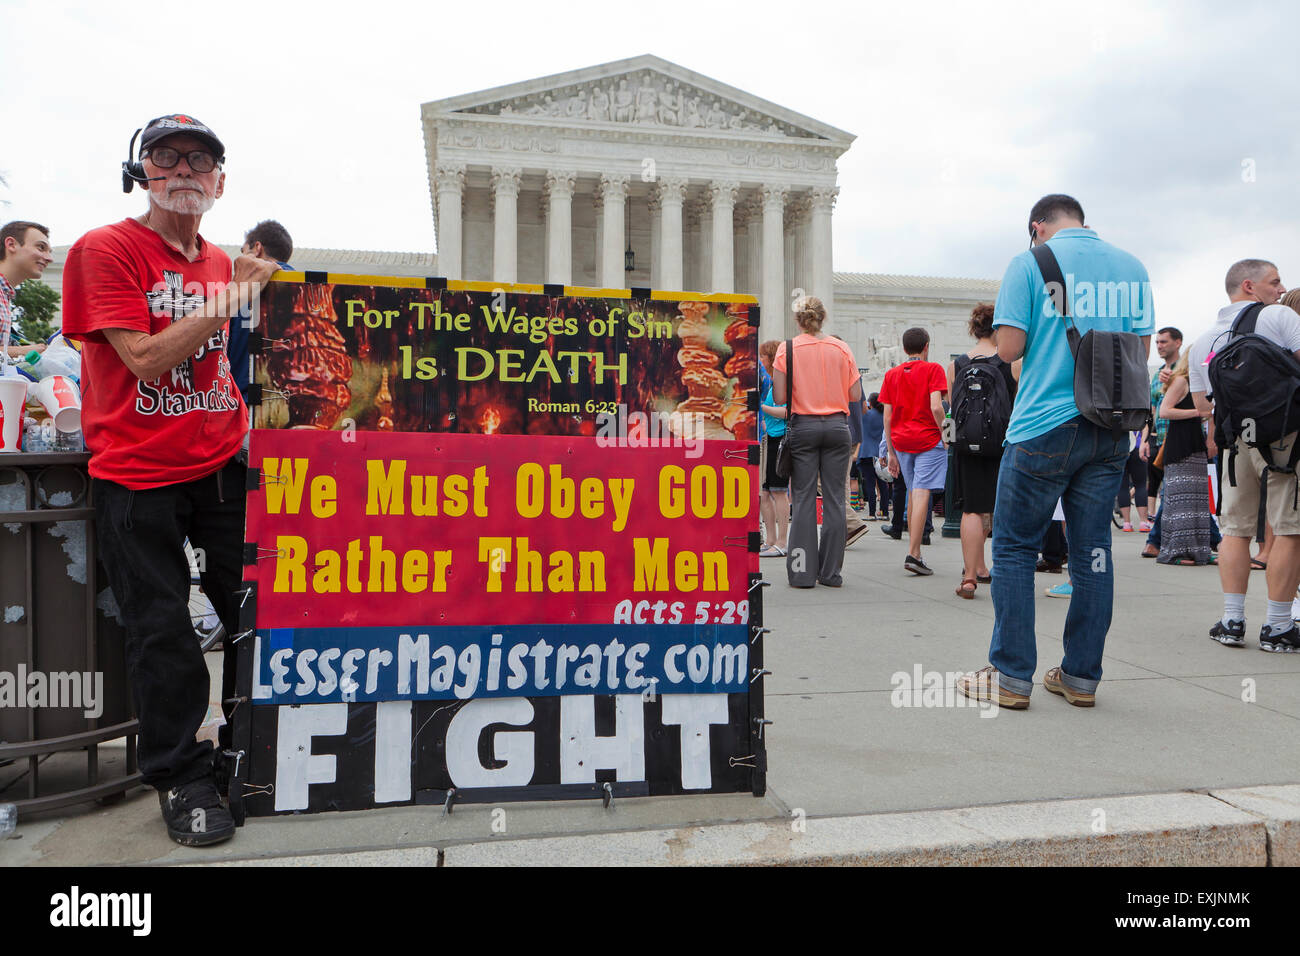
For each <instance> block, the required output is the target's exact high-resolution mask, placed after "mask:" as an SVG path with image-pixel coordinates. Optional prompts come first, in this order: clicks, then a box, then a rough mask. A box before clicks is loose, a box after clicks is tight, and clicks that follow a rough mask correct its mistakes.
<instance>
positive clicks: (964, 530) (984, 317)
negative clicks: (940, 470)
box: [948, 302, 1020, 600]
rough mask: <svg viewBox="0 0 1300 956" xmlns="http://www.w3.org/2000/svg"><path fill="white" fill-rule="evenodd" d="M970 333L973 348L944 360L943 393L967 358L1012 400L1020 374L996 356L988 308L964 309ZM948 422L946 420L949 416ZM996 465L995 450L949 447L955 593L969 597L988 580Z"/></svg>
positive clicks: (986, 305) (1017, 366) (1017, 368)
mask: <svg viewBox="0 0 1300 956" xmlns="http://www.w3.org/2000/svg"><path fill="white" fill-rule="evenodd" d="M970 334H971V338H973V339H975V347H974V348H972V349H971V350H970V351H969V352H967V353H966V354H965V355H959V356H958V357H957V358H955V359H953V361H952V362H950V363H948V394H949V395H950V396H954V401H955V395H954V392H953V385H954V383H955V381H956V379H957V376H958V375H960V374H961V372H962V371H963V370H964V369H965V368H967V367H968V366H969V365H970V364H971V362H975V361H979V362H987V363H988V364H989V365H991V366H993V368H994V369H996V371H997V372H998V373H999V374H1001V375H1003V376H1005V378H1006V383H1007V394H1008V395H1009V396H1010V397H1011V399H1012V400H1013V401H1014V400H1015V397H1016V382H1017V381H1018V380H1019V378H1020V362H1019V360H1017V361H1016V362H1014V363H1011V364H1008V363H1007V362H1004V361H1002V359H1000V358H999V357H998V347H997V342H996V340H995V338H994V335H993V306H992V305H990V304H989V303H987V302H981V303H980V304H979V305H977V306H975V308H973V309H972V310H971V313H970ZM950 421H951V419H950ZM1001 464H1002V455H1001V452H1000V451H999V453H998V454H997V455H996V456H992V457H990V456H984V455H969V454H965V453H963V452H962V451H961V450H960V449H955V450H954V452H953V456H952V465H953V478H952V487H953V502H952V505H953V507H955V508H956V509H957V510H958V511H959V512H960V513H961V554H962V574H961V584H959V585H957V596H958V597H961V598H966V599H967V600H970V599H971V598H973V597H975V589H976V587H977V586H978V585H977V583H976V582H983V583H985V584H987V583H988V582H990V581H992V580H993V578H992V577H991V576H990V574H989V568H988V565H987V564H986V563H985V561H984V539H985V538H986V537H987V536H988V528H989V523H990V520H991V518H992V516H993V499H994V496H995V495H996V493H997V488H998V466H999V465H1001Z"/></svg>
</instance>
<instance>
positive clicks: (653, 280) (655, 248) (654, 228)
mask: <svg viewBox="0 0 1300 956" xmlns="http://www.w3.org/2000/svg"><path fill="white" fill-rule="evenodd" d="M645 208H646V212H647V213H648V214H649V215H650V288H651V289H658V288H661V287H662V283H661V282H660V281H659V230H660V228H661V227H662V225H663V224H662V223H661V222H660V217H661V215H662V213H663V207H662V206H661V205H660V203H659V193H658V191H657V190H656V189H655V188H654V187H653V186H651V187H650V193H649V195H647V196H646V201H645ZM638 265H639V263H638Z"/></svg>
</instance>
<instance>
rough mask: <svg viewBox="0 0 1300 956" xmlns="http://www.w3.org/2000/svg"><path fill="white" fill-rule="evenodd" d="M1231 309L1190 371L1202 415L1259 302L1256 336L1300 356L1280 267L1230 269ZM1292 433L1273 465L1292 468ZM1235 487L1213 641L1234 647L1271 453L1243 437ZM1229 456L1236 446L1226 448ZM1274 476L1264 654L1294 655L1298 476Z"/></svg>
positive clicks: (1223, 518)
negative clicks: (1245, 314) (1229, 350)
mask: <svg viewBox="0 0 1300 956" xmlns="http://www.w3.org/2000/svg"><path fill="white" fill-rule="evenodd" d="M1225 285H1226V286H1227V290H1228V298H1229V304H1228V305H1227V306H1225V307H1224V308H1222V309H1220V310H1219V318H1218V320H1217V321H1216V322H1215V324H1214V326H1213V327H1212V328H1211V329H1210V330H1209V331H1207V332H1205V333H1204V334H1202V335H1201V336H1200V337H1198V338H1197V340H1196V341H1195V342H1194V343H1193V344H1192V347H1191V351H1190V352H1189V353H1188V359H1187V372H1188V379H1189V382H1190V385H1191V392H1192V401H1193V402H1195V404H1196V409H1197V411H1199V412H1200V413H1201V414H1202V415H1208V414H1210V412H1211V410H1212V405H1211V399H1212V398H1213V396H1212V395H1210V394H1209V393H1210V379H1209V363H1210V361H1211V360H1212V359H1213V358H1214V356H1215V354H1216V352H1217V351H1218V350H1219V349H1221V348H1223V347H1224V346H1225V345H1227V343H1228V341H1229V334H1230V331H1231V329H1232V323H1233V322H1235V321H1236V320H1237V317H1238V316H1239V315H1241V313H1242V311H1243V310H1245V309H1246V308H1248V307H1249V306H1250V305H1251V303H1254V302H1261V303H1263V304H1264V308H1263V309H1262V310H1261V311H1260V313H1259V315H1258V317H1257V319H1256V323H1255V333H1256V334H1257V335H1260V336H1262V337H1264V338H1266V339H1268V340H1269V341H1270V342H1275V343H1277V344H1278V345H1280V346H1281V347H1282V348H1284V349H1286V350H1287V351H1288V352H1292V353H1294V354H1295V357H1296V358H1297V359H1300V315H1297V314H1296V312H1295V311H1294V310H1292V309H1289V308H1287V307H1286V306H1284V305H1277V304H1276V303H1277V301H1278V299H1280V298H1281V297H1282V293H1284V292H1285V291H1286V289H1285V288H1283V286H1282V279H1281V278H1280V277H1279V276H1278V272H1277V266H1275V265H1273V263H1271V262H1266V261H1265V260H1263V259H1243V260H1241V261H1240V262H1238V263H1235V264H1234V265H1233V266H1232V268H1230V269H1229V270H1228V276H1227V279H1226V281H1225ZM1296 440H1297V433H1296V432H1292V433H1291V434H1290V435H1287V436H1286V437H1285V438H1283V439H1282V441H1280V442H1277V443H1275V444H1274V445H1273V446H1271V447H1272V452H1273V460H1274V461H1275V462H1282V463H1285V461H1286V460H1287V458H1288V457H1289V455H1288V453H1289V451H1290V448H1291V443H1292V442H1294V441H1296ZM1236 450H1237V459H1236V467H1235V472H1236V477H1237V483H1236V486H1235V487H1234V486H1233V484H1232V482H1231V481H1229V480H1228V479H1227V475H1226V474H1225V475H1224V480H1223V482H1222V495H1223V504H1222V507H1221V509H1220V514H1219V530H1221V531H1222V532H1223V542H1222V543H1221V544H1220V545H1219V581H1220V583H1221V584H1222V586H1223V618H1222V619H1221V620H1220V621H1219V622H1217V623H1216V624H1215V625H1214V627H1212V628H1211V629H1210V638H1211V639H1212V640H1216V641H1218V642H1219V643H1220V644H1223V645H1226V646H1228V647H1244V646H1245V644H1246V586H1247V583H1248V582H1249V579H1250V539H1251V537H1252V536H1253V535H1254V533H1255V527H1256V524H1257V522H1258V517H1259V495H1260V485H1261V481H1262V476H1263V475H1264V474H1265V472H1266V471H1267V465H1266V462H1265V461H1264V457H1263V455H1261V454H1260V453H1259V452H1258V451H1257V450H1255V449H1253V448H1251V447H1250V446H1248V445H1247V444H1246V443H1245V442H1244V441H1243V440H1242V439H1240V438H1238V439H1237V446H1236ZM1206 451H1207V452H1208V454H1209V455H1210V457H1214V455H1215V452H1216V448H1215V445H1214V436H1213V434H1211V435H1210V436H1209V437H1208V438H1207V439H1206ZM1223 451H1224V453H1225V454H1227V453H1228V452H1229V451H1230V449H1226V448H1225V449H1223ZM1267 474H1268V505H1267V508H1268V515H1267V517H1268V521H1269V524H1271V525H1272V526H1273V530H1274V532H1275V533H1276V535H1277V537H1276V538H1275V540H1274V543H1273V552H1272V555H1271V556H1270V558H1269V562H1268V569H1267V571H1266V572H1265V574H1266V576H1267V580H1268V621H1267V623H1266V624H1265V625H1264V627H1263V630H1261V632H1260V636H1259V646H1260V649H1261V650H1265V651H1272V652H1287V653H1294V652H1297V651H1300V629H1297V627H1296V625H1295V622H1294V621H1292V619H1291V600H1292V598H1294V597H1295V594H1296V587H1297V585H1300V509H1297V508H1295V507H1294V502H1295V497H1296V492H1297V489H1296V480H1297V479H1296V476H1295V475H1294V474H1285V473H1283V472H1278V471H1267Z"/></svg>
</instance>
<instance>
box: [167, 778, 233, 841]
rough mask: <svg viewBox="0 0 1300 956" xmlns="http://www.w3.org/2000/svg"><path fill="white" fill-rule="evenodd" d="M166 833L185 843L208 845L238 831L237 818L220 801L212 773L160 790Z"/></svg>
mask: <svg viewBox="0 0 1300 956" xmlns="http://www.w3.org/2000/svg"><path fill="white" fill-rule="evenodd" d="M158 804H159V806H161V807H162V815H163V821H164V822H165V823H166V824H167V835H168V836H169V837H171V838H172V839H173V840H175V841H176V842H177V843H179V844H181V845H182V846H209V845H210V844H213V843H220V842H222V841H223V840H229V839H230V838H231V837H232V836H234V835H235V820H234V818H233V817H232V816H231V815H230V811H229V810H227V809H226V808H225V807H223V806H222V805H221V797H220V796H219V795H218V794H217V785H216V783H215V782H214V781H213V779H212V778H211V777H204V778H203V779H201V780H192V781H190V782H189V783H183V784H181V785H180V786H179V787H173V788H172V789H170V790H159V791H158Z"/></svg>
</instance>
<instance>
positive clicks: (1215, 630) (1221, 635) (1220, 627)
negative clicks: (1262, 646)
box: [1210, 620, 1268, 647]
mask: <svg viewBox="0 0 1300 956" xmlns="http://www.w3.org/2000/svg"><path fill="white" fill-rule="evenodd" d="M1264 630H1266V631H1267V630H1268V628H1267V627H1265V628H1264ZM1210 640H1212V641H1218V642H1219V643H1220V644H1222V645H1223V646H1224V647H1245V646H1246V622H1245V621H1231V622H1229V623H1228V624H1226V625H1225V624H1224V623H1223V621H1222V620H1219V621H1215V622H1214V627H1212V628H1210Z"/></svg>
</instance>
